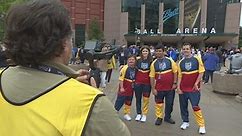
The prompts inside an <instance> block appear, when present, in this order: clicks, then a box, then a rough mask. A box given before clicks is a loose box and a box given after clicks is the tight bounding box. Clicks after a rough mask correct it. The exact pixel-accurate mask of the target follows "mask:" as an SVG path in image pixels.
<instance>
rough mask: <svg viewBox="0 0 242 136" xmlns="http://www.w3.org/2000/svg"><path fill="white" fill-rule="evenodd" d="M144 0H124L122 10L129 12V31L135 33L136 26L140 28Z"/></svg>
mask: <svg viewBox="0 0 242 136" xmlns="http://www.w3.org/2000/svg"><path fill="white" fill-rule="evenodd" d="M142 2H143V0H122V7H121V10H122V12H128V13H129V18H128V22H129V24H128V25H129V28H128V32H129V33H134V32H135V28H138V29H140V24H141V4H142Z"/></svg>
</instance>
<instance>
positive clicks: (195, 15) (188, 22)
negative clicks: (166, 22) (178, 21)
mask: <svg viewBox="0 0 242 136" xmlns="http://www.w3.org/2000/svg"><path fill="white" fill-rule="evenodd" d="M200 18H201V3H200V1H199V0H196V1H194V0H184V28H189V29H190V30H191V29H192V28H198V30H199V28H200Z"/></svg>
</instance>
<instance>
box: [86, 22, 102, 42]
mask: <svg viewBox="0 0 242 136" xmlns="http://www.w3.org/2000/svg"><path fill="white" fill-rule="evenodd" d="M88 39H89V40H102V39H103V31H102V30H101V29H100V24H99V23H98V21H97V19H96V18H95V19H93V20H91V23H90V25H89V32H88Z"/></svg>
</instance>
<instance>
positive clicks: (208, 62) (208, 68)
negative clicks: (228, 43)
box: [203, 47, 219, 83]
mask: <svg viewBox="0 0 242 136" xmlns="http://www.w3.org/2000/svg"><path fill="white" fill-rule="evenodd" d="M203 62H204V66H205V77H204V83H208V81H209V77H211V83H212V82H213V72H214V71H216V68H217V66H218V64H219V57H218V56H217V55H216V53H215V52H214V48H213V47H210V48H209V52H208V53H206V54H205V55H204V56H203Z"/></svg>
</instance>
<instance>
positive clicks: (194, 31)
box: [134, 28, 216, 35]
mask: <svg viewBox="0 0 242 136" xmlns="http://www.w3.org/2000/svg"><path fill="white" fill-rule="evenodd" d="M134 33H135V34H150V35H153V34H161V32H160V30H159V29H157V33H154V31H153V29H150V30H149V31H147V30H146V29H144V31H143V32H142V31H141V30H140V29H138V28H135V32H134ZM207 33H210V34H215V33H216V30H215V28H211V30H209V31H208V29H207V28H202V29H201V32H199V29H198V28H192V29H189V28H184V31H183V33H182V32H181V29H180V28H178V29H177V30H176V34H207Z"/></svg>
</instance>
